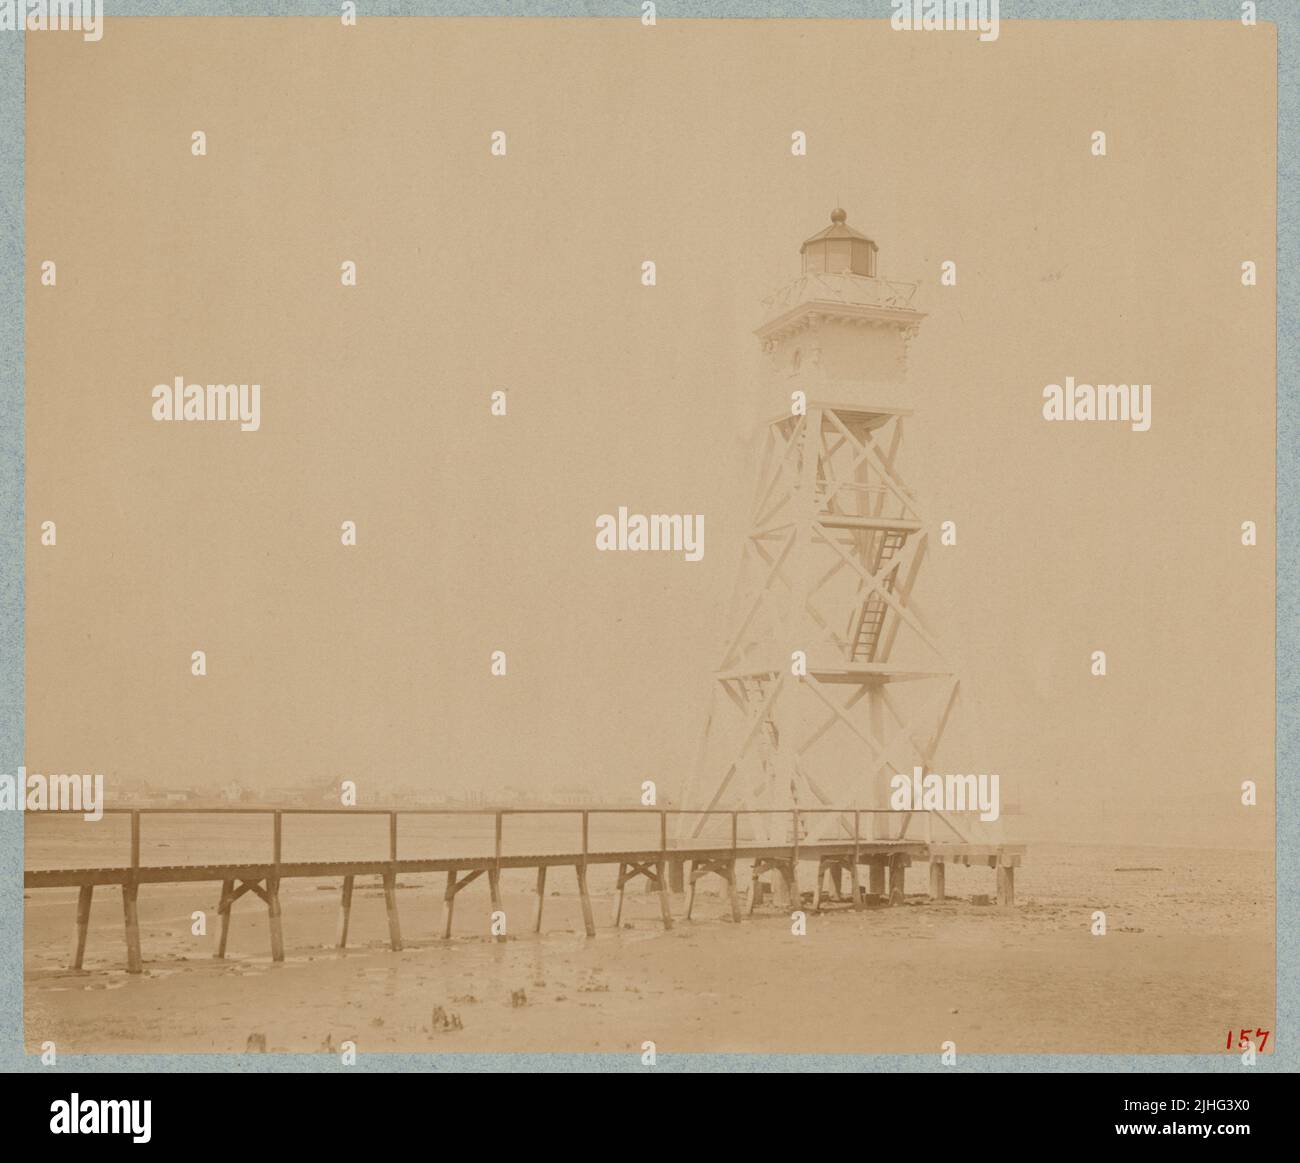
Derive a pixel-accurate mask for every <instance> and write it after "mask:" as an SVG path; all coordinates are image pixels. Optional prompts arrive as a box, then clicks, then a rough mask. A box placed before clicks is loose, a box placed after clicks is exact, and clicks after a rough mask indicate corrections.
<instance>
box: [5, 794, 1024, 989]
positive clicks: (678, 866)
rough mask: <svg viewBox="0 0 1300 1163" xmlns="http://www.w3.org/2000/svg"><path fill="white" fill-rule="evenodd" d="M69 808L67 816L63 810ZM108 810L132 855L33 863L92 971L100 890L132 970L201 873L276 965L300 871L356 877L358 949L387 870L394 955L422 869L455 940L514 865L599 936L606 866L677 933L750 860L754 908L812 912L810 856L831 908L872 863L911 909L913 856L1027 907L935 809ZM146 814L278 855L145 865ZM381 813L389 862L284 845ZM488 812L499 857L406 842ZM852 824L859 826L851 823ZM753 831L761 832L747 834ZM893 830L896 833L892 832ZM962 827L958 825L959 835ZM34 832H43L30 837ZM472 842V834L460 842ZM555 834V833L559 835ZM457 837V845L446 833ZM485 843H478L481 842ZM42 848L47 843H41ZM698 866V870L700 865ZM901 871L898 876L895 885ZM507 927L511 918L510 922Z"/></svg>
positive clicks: (858, 901) (345, 909) (224, 917)
mask: <svg viewBox="0 0 1300 1163" xmlns="http://www.w3.org/2000/svg"><path fill="white" fill-rule="evenodd" d="M59 814H62V813H59ZM105 814H106V815H113V816H122V815H125V816H127V817H128V819H129V825H130V863H129V864H128V865H116V866H108V867H105V866H103V865H97V866H86V865H80V866H76V867H67V866H64V867H61V868H54V869H50V868H45V869H33V868H30V867H29V868H28V869H27V870H26V871H25V873H24V876H23V883H24V886H25V887H26V888H29V889H31V888H71V887H75V888H77V889H78V896H77V939H76V946H75V951H74V954H73V960H72V965H73V968H75V969H80V968H81V966H82V960H83V957H84V954H85V949H86V937H87V932H88V928H89V922H90V909H91V902H92V899H93V896H94V892H95V888H96V887H97V886H111V885H115V886H118V887H120V889H121V894H122V908H123V918H124V922H125V928H126V948H127V959H126V960H127V971H128V972H129V973H139V972H141V966H142V965H143V958H142V952H141V941H140V920H139V914H138V908H137V902H138V898H139V892H140V888H141V887H142V886H144V885H159V884H173V885H184V884H192V883H195V882H201V881H217V882H220V884H221V898H220V902H219V904H218V906H217V912H218V913H219V915H220V918H221V928H220V935H219V937H218V942H217V950H216V954H215V955H216V956H217V957H219V958H220V957H224V956H225V954H226V944H227V939H228V937H229V933H230V914H231V908H232V906H233V905H234V904H235V902H236V901H238V900H240V899H241V898H242V897H244V896H246V895H249V894H251V895H252V896H253V897H256V898H257V899H259V900H261V901H262V902H263V903H264V904H265V905H266V908H267V917H268V921H269V928H270V937H271V957H272V959H273V960H275V961H283V960H284V935H283V929H282V923H281V898H280V886H281V882H282V881H284V880H291V879H295V878H315V879H317V880H319V879H322V878H324V879H332V878H335V877H337V878H339V879H340V880H341V882H342V887H341V896H340V916H339V936H338V942H337V944H338V947H339V948H345V947H346V946H347V939H348V929H349V924H350V917H351V913H352V898H353V888H354V884H355V880H356V878H357V877H358V876H363V877H364V876H378V877H379V878H380V879H381V880H382V882H383V893H384V904H385V910H386V912H387V915H388V931H389V942H390V944H391V946H392V948H393V949H394V950H400V949H401V948H402V935H401V924H400V921H399V918H398V908H397V887H398V879H397V878H398V877H399V876H408V875H410V874H415V873H442V874H445V876H446V888H445V890H444V892H443V904H442V916H443V921H442V926H441V930H442V937H443V939H444V940H445V939H448V938H450V937H451V935H452V918H453V912H454V908H455V902H456V897H457V896H458V894H459V893H460V892H461V890H462V889H464V888H465V887H466V886H468V885H469V884H471V883H473V882H474V881H475V880H477V879H478V878H480V877H486V879H487V882H488V889H489V894H490V900H491V933H492V935H493V937H495V938H497V939H504V935H505V925H506V923H507V922H506V913H505V909H504V905H503V903H502V901H503V898H502V890H501V879H502V873H503V872H506V871H510V870H516V871H517V870H520V869H532V870H535V872H536V876H537V882H536V903H535V909H534V912H533V920H532V926H531V927H532V932H534V933H540V932H541V925H542V912H543V906H544V903H545V898H546V881H547V874H548V871H550V870H552V869H562V868H565V867H568V868H570V869H572V871H573V873H574V875H575V877H576V887H577V890H578V898H579V902H580V906H581V910H582V923H583V928H584V931H585V932H586V934H587V936H588V937H594V936H595V935H596V924H595V920H594V916H593V912H592V898H591V891H590V888H589V886H588V871H589V869H590V868H592V867H595V866H598V865H613V866H616V868H617V876H616V878H615V885H614V894H615V895H614V905H613V926H614V927H615V928H618V927H619V924H620V921H621V918H622V915H623V901H624V895H625V892H626V888H627V885H628V884H629V883H630V882H631V881H633V880H635V879H637V878H638V877H644V878H645V879H646V881H647V882H648V884H649V888H650V890H651V891H654V892H655V893H656V894H657V896H658V898H659V907H660V912H661V916H662V921H663V925H664V928H666V929H668V928H672V925H673V905H672V893H674V892H682V891H684V892H685V893H686V912H685V919H686V920H688V921H689V920H690V919H691V915H692V910H693V908H694V905H695V896H696V887H695V886H696V882H697V881H698V880H700V879H701V878H702V877H705V876H717V877H720V878H721V879H722V880H723V882H724V883H725V885H726V896H727V900H728V903H729V906H730V911H731V917H732V920H733V921H735V922H739V921H740V920H741V917H742V912H741V905H740V895H739V889H738V884H737V882H738V879H739V872H738V865H740V864H741V863H742V862H746V863H748V864H749V865H750V879H751V885H750V892H749V911H750V912H751V913H752V912H753V911H754V909H755V907H756V905H757V903H758V901H759V899H760V896H761V895H762V894H761V893H760V887H761V885H760V882H761V880H762V878H764V877H766V876H771V877H772V878H773V880H772V883H771V884H770V885H769V886H768V887H769V888H771V889H772V891H773V893H774V894H776V892H777V890H778V889H779V890H780V893H779V896H780V901H779V902H778V903H783V904H792V905H793V906H794V907H795V908H799V907H802V903H803V894H802V892H801V890H800V887H799V867H800V864H801V862H815V863H816V865H817V880H816V889H815V892H814V894H813V908H814V909H820V908H821V906H822V902H823V900H824V898H823V883H824V880H825V879H826V877H830V878H831V879H832V880H833V881H834V883H835V889H834V896H835V898H836V899H837V900H842V899H843V898H842V897H841V895H840V893H841V883H842V879H843V877H844V875H845V874H847V876H848V878H849V881H850V887H849V900H850V901H851V902H852V905H853V907H854V908H855V909H861V908H863V907H864V904H865V897H864V894H863V893H862V892H861V891H860V886H859V868H860V867H861V866H865V867H866V868H867V869H868V871H869V876H870V884H869V886H868V889H869V891H868V893H867V894H866V895H868V896H870V897H872V898H873V899H876V900H880V899H884V900H886V901H887V902H888V903H889V904H891V905H892V904H902V903H903V897H904V890H903V879H904V875H905V872H906V869H907V867H908V865H909V864H910V863H911V862H912V861H913V860H925V861H929V863H930V895H931V897H932V898H934V899H938V900H942V899H943V895H944V868H945V866H946V864H948V863H957V864H971V863H986V864H988V866H989V867H991V868H996V870H997V882H998V898H999V901H1000V902H1001V903H1003V904H1007V905H1010V904H1011V903H1013V902H1014V890H1013V887H1012V886H1013V872H1014V868H1015V866H1016V865H1017V864H1019V862H1020V853H1021V851H1022V850H1020V849H1016V848H1012V847H1009V846H1003V845H973V844H967V843H964V842H963V843H957V844H953V843H937V842H935V839H934V820H935V817H936V816H938V818H939V819H940V820H943V821H944V822H946V820H945V817H943V816H942V815H941V814H940V813H934V812H903V811H896V810H892V809H872V808H789V809H763V808H737V809H722V808H715V809H700V810H698V811H693V810H688V809H682V808H642V807H638V808H592V807H581V806H574V807H554V808H501V807H498V808H296V807H287V808H286V807H271V806H247V807H242V806H241V807H205V808H199V807H189V806H178V807H156V808H148V807H139V808H107V809H105ZM146 816H191V817H192V816H204V817H230V816H260V817H269V818H270V821H271V837H270V840H271V851H270V859H269V861H268V860H267V859H265V858H264V857H257V858H254V859H251V860H249V859H242V860H237V861H231V860H226V861H222V862H206V861H205V862H199V861H197V860H194V859H193V846H194V843H195V841H194V840H193V838H191V839H190V843H191V851H190V852H189V853H188V854H187V855H189V856H190V857H191V859H189V860H188V861H187V862H185V863H181V864H167V865H158V864H152V863H150V864H145V863H144V862H143V860H142V858H141V857H142V852H141V850H142V832H143V822H144V819H145V817H146ZM286 816H288V817H332V818H339V817H345V816H346V817H350V818H359V817H370V818H375V817H379V818H386V819H387V822H388V852H387V857H386V858H383V857H380V858H378V859H376V858H361V859H358V858H356V857H347V858H344V859H338V858H337V855H338V854H337V852H336V853H334V855H335V857H336V858H335V859H332V860H326V861H305V860H300V859H293V860H287V859H286V858H285V850H284V847H285V846H284V821H285V817H286ZM420 816H425V817H429V816H432V817H462V818H464V817H477V818H480V819H490V820H491V822H492V850H491V853H490V854H489V853H487V852H481V851H480V852H474V853H464V852H460V853H457V852H443V853H442V854H429V855H423V854H422V855H414V856H413V855H412V854H410V853H409V852H406V851H404V850H403V848H402V846H401V843H400V841H401V834H400V823H401V820H402V818H403V817H408V818H409V817H420ZM552 816H576V817H578V820H579V823H580V838H579V843H578V844H575V845H573V846H567V845H566V846H565V847H563V848H562V849H561V850H560V851H558V852H554V851H551V852H532V853H516V852H509V853H507V851H506V847H505V833H506V821H507V819H508V818H511V817H514V818H523V817H532V818H537V817H552ZM602 816H619V817H628V816H635V817H641V818H642V819H646V820H651V821H655V822H657V824H658V827H657V833H658V834H657V836H655V837H654V840H653V842H646V840H647V839H648V837H646V836H644V834H643V835H641V836H638V837H627V836H623V837H620V840H621V841H622V846H621V847H604V846H595V845H593V844H592V841H591V822H592V819H593V818H594V817H602ZM684 816H690V817H700V816H705V817H718V818H719V819H720V820H721V822H722V824H723V828H724V835H723V836H720V837H702V836H699V835H693V836H692V837H691V838H690V839H689V840H688V841H686V842H685V843H682V844H677V843H674V842H673V841H674V839H676V838H675V837H673V836H670V829H669V820H670V818H676V817H684ZM825 816H834V817H838V821H837V822H836V823H835V824H834V827H833V829H832V831H833V833H834V834H830V835H827V834H819V835H812V834H811V832H810V830H809V827H808V823H809V821H810V820H811V819H813V818H815V817H825ZM864 816H869V817H880V816H885V817H889V816H901V817H903V820H902V822H901V826H900V828H899V830H898V831H899V834H898V835H897V836H889V835H885V836H879V835H872V836H864V835H863V834H862V825H863V817H864ZM913 816H920V817H921V818H922V819H923V820H924V822H925V826H924V829H923V831H924V832H925V836H924V837H923V838H922V837H912V836H909V835H907V833H908V829H909V827H910V825H911V821H912V817H913ZM751 817H761V818H764V819H765V821H766V826H763V827H760V828H759V829H758V830H759V831H761V832H762V833H763V834H762V835H756V836H745V837H742V836H741V822H742V820H744V821H745V822H746V825H747V826H748V824H749V823H750V818H751ZM850 821H852V827H850V826H849V822H850ZM747 830H748V828H747ZM887 831H888V829H887ZM954 831H955V829H954ZM30 839H31V837H30V836H29V840H30ZM460 839H461V840H462V841H463V839H464V838H463V837H461V838H460ZM548 840H553V837H548ZM329 841H330V842H331V843H333V844H338V843H339V842H340V837H339V836H337V835H335V836H333V837H330V838H329ZM444 842H445V841H444ZM473 842H475V843H477V840H475V841H473ZM37 843H39V841H37ZM688 866H689V873H688V872H687V868H688ZM886 875H888V883H886ZM498 926H500V927H499V928H498Z"/></svg>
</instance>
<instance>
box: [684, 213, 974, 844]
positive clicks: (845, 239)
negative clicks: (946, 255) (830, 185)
mask: <svg viewBox="0 0 1300 1163" xmlns="http://www.w3.org/2000/svg"><path fill="white" fill-rule="evenodd" d="M877 250H878V248H877V246H876V244H875V243H874V242H873V241H872V240H871V239H869V238H867V237H866V236H865V235H863V234H861V233H859V232H858V231H856V230H854V229H853V228H852V227H850V226H849V225H848V224H847V222H846V215H845V212H844V211H843V210H838V209H837V210H835V211H833V212H832V214H831V225H830V226H829V227H827V228H826V229H825V230H822V231H821V232H820V233H818V234H815V235H813V237H812V238H810V239H808V241H807V242H805V243H804V244H803V247H802V248H801V252H800V253H801V254H802V256H803V272H802V274H801V275H800V276H799V278H797V279H796V280H795V281H794V282H792V283H791V284H790V285H789V286H787V287H785V288H784V289H783V290H781V291H780V292H778V293H777V294H776V295H774V296H773V297H772V298H771V299H769V300H767V301H766V306H767V307H768V313H767V315H766V318H765V320H764V322H763V324H762V326H760V327H759V328H758V330H757V331H756V334H757V336H758V338H759V340H760V341H761V343H762V347H763V352H764V354H765V356H766V376H767V378H768V380H769V386H768V392H769V395H770V396H771V398H772V399H773V400H774V401H776V402H775V403H774V408H775V407H780V408H781V409H782V411H781V412H780V414H778V415H777V416H776V417H775V419H772V420H771V421H770V423H768V424H767V426H766V431H765V439H764V446H763V449H762V453H761V467H760V470H759V477H758V486H757V489H756V490H755V493H754V501H753V508H752V518H751V520H750V523H749V524H750V529H749V533H748V536H747V537H746V540H745V546H744V553H743V560H742V563H741V569H740V577H739V580H738V584H737V587H736V592H735V597H734V599H733V603H732V608H731V613H730V616H729V622H728V635H727V644H726V647H725V650H724V652H723V657H722V660H721V664H720V666H719V668H718V670H717V672H716V674H715V680H716V681H715V682H714V684H713V696H712V701H711V706H710V712H709V718H708V723H707V726H706V732H705V741H704V745H703V747H702V749H701V753H700V762H699V764H698V766H697V769H696V771H695V772H694V774H693V776H692V779H691V782H690V784H689V785H688V788H687V789H686V793H685V796H684V806H685V807H686V808H688V809H696V810H698V809H702V808H710V809H719V808H723V809H735V808H745V809H778V810H782V809H783V810H785V811H786V812H787V814H786V815H785V816H775V815H774V816H772V817H771V818H770V820H769V822H768V823H767V824H766V831H765V825H764V823H763V818H762V817H756V816H746V817H744V818H743V821H742V824H741V826H742V828H746V829H747V831H748V832H749V833H750V834H751V835H761V834H768V835H770V834H771V832H772V830H773V829H780V828H785V829H787V830H788V829H789V828H790V827H791V823H790V820H791V817H790V815H789V814H788V809H790V808H791V807H800V808H818V807H833V808H841V807H842V808H857V809H887V808H889V806H890V803H889V800H890V780H891V778H892V777H893V776H894V775H895V774H897V773H905V774H908V775H910V774H911V772H912V770H913V767H914V766H915V765H918V764H919V765H921V766H922V767H923V768H925V769H927V770H928V765H929V764H930V762H931V760H932V759H933V757H934V754H935V751H936V748H937V747H938V745H939V742H940V740H941V738H942V737H943V734H944V730H945V728H946V727H947V724H948V720H949V717H950V715H951V713H952V710H953V706H954V703H955V702H956V700H957V691H958V682H957V677H956V675H955V674H954V672H953V670H952V668H951V667H950V666H949V664H948V662H947V661H946V659H945V658H944V655H943V652H942V650H941V649H940V647H939V645H938V643H937V642H936V641H935V639H934V636H933V635H932V633H931V631H930V629H929V628H928V626H927V625H926V622H925V620H924V619H923V618H922V617H921V616H920V614H919V612H918V610H917V607H916V605H915V603H914V602H913V600H912V593H913V588H914V587H915V585H916V581H917V576H918V573H919V572H920V569H921V565H922V562H923V560H924V558H925V553H926V545H927V539H928V536H929V525H928V524H927V521H926V519H925V517H924V516H923V515H922V512H921V510H920V509H919V508H918V506H917V503H916V500H915V498H914V496H913V493H912V490H911V489H909V488H908V486H907V485H906V483H905V482H904V480H903V478H902V476H901V475H900V471H899V462H900V453H901V449H902V440H903V422H904V419H905V417H907V416H909V415H910V414H911V412H910V409H909V408H908V407H907V406H906V404H907V399H906V394H907V390H906V376H907V347H908V343H909V341H910V340H911V339H912V338H913V337H914V336H915V335H916V333H917V331H918V328H919V326H920V323H921V321H922V319H924V318H925V316H924V315H923V314H922V313H921V312H919V311H917V310H916V309H915V308H914V307H913V306H912V305H911V304H912V299H913V296H914V294H915V291H916V284H907V283H896V282H890V281H887V280H885V279H882V278H880V277H879V276H878V275H877V273H876V259H877ZM847 819H848V820H851V814H850V815H849V816H848V817H847ZM868 820H870V821H871V823H870V824H868V823H867V821H868ZM718 822H719V823H720V821H718ZM910 824H911V820H910V818H909V817H905V816H885V815H880V816H870V817H868V816H863V817H862V822H861V826H862V832H863V835H864V836H869V835H874V836H876V837H880V838H898V837H901V836H903V835H907V834H908V832H907V829H908V827H909V825H910ZM709 825H710V821H709V819H707V818H700V819H699V820H698V822H693V823H691V824H690V825H689V826H688V827H687V829H686V831H687V834H689V835H694V836H698V835H700V834H701V833H702V832H704V831H705V830H706V829H707V828H708V827H709ZM846 827H848V828H850V829H851V828H852V824H851V823H846V817H843V816H837V815H833V814H831V815H825V814H824V815H810V816H808V817H806V830H805V832H804V834H805V835H806V836H807V837H808V838H809V839H817V838H823V837H829V836H831V835H834V834H836V833H838V832H840V831H842V830H843V829H845V828H846Z"/></svg>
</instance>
